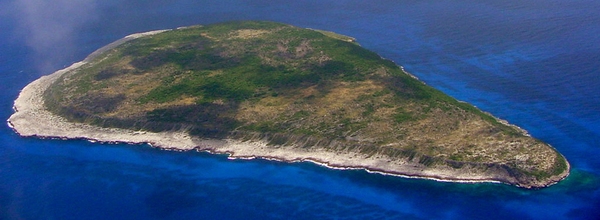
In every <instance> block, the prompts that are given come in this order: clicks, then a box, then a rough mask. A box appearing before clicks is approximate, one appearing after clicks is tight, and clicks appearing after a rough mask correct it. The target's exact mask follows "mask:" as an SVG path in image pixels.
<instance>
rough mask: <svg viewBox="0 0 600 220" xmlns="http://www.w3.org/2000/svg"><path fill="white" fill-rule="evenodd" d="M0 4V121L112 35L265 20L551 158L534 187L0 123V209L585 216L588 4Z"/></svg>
mask: <svg viewBox="0 0 600 220" xmlns="http://www.w3.org/2000/svg"><path fill="white" fill-rule="evenodd" d="M0 5H1V6H2V7H0V30H1V33H2V34H0V42H2V44H0V77H1V79H2V81H1V82H2V83H0V89H1V90H2V91H3V92H2V93H1V94H0V118H8V117H9V116H10V114H11V113H12V109H11V106H12V101H13V100H14V99H15V98H16V96H17V94H18V92H19V90H20V89H21V88H22V87H23V86H25V85H26V84H27V83H29V82H31V81H33V80H34V79H36V78H38V77H40V76H42V75H45V74H49V73H51V72H53V71H55V70H57V69H60V68H63V67H65V66H68V65H70V64H71V63H73V62H76V61H79V60H82V59H83V58H84V57H85V56H86V55H87V54H89V53H90V52H92V51H94V50H95V49H97V48H99V47H101V46H103V45H105V44H108V43H110V42H112V41H114V40H117V39H119V38H121V37H123V36H125V35H128V34H131V33H135V32H142V31H148V30H155V29H165V28H174V27H179V26H186V25H193V24H209V23H215V22H221V21H229V20H246V19H254V20H271V21H279V22H285V23H290V24H293V25H297V26H301V27H309V28H317V29H326V30H331V31H335V32H338V33H341V34H346V35H349V36H353V37H356V38H357V40H358V41H359V43H361V45H363V46H364V47H366V48H368V49H371V50H373V51H376V52H377V53H379V54H380V55H382V56H383V57H386V58H389V59H391V60H393V61H395V62H396V63H398V64H401V65H403V66H404V67H405V69H406V70H408V71H409V72H411V73H413V74H414V75H416V76H418V77H419V78H420V79H422V80H423V81H425V82H426V83H427V84H429V85H432V86H434V87H436V88H438V89H440V90H442V91H444V92H446V93H448V94H450V95H452V96H454V97H456V98H457V99H460V100H463V101H467V102H470V103H473V104H475V105H476V106H478V107H479V108H481V109H483V110H485V111H488V112H491V113H493V114H494V115H496V116H499V117H501V118H503V119H507V120H508V121H510V122H511V123H514V124H517V125H519V126H521V127H523V128H525V129H527V130H529V131H530V133H531V134H532V135H533V136H534V137H536V138H539V139H542V140H544V141H546V142H548V143H550V144H552V145H553V146H554V147H556V148H557V149H558V150H559V151H560V152H561V153H563V154H564V155H565V156H566V157H567V159H568V160H569V161H570V162H571V164H572V166H573V171H572V175H571V176H570V177H569V178H568V179H566V180H565V181H563V182H561V183H559V184H557V185H555V186H552V187H549V188H546V189H542V190H523V189H518V188H515V187H511V186H506V185H501V184H454V183H442V182H435V181H431V180H419V179H405V178H398V177H389V176H382V175H378V174H369V173H366V172H364V171H360V170H349V171H342V170H330V169H327V168H323V167H319V166H317V165H314V164H310V163H294V164H286V163H280V162H272V161H264V160H233V161H232V160H228V159H227V158H226V156H223V155H210V154H206V153H198V152H170V151H162V150H158V149H153V148H150V147H149V146H146V145H135V146H128V145H100V144H92V143H88V142H85V141H60V140H39V139H32V138H20V137H18V136H17V135H16V134H14V132H12V130H11V129H10V128H8V127H7V126H0V219H132V218H143V219H181V218H203V219H216V218H218V219H282V218H285V219H599V218H600V160H598V159H597V158H598V155H600V113H599V112H600V13H597V11H599V9H600V2H597V1H592V0H577V1H559V0H524V1H509V0H483V1H470V0H431V1H416V0H403V1H389V0H387V1H386V0H379V1H369V2H364V1H335V0H322V1H302V2H293V3H292V2H289V1H250V0H247V1H243V0H239V1H232V0H229V1H219V2H209V1H191V0H180V1H168V0H162V1H127V2H122V1H114V0H109V1H95V0H86V1H77V2H73V1H66V0H49V1H45V2H40V1H33V0H13V1H5V2H1V3H0Z"/></svg>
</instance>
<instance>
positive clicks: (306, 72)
mask: <svg viewBox="0 0 600 220" xmlns="http://www.w3.org/2000/svg"><path fill="white" fill-rule="evenodd" d="M45 100H46V106H47V107H48V109H49V110H51V111H52V112H55V113H57V114H59V115H62V116H65V117H66V118H68V119H69V120H72V121H77V122H85V123H91V124H95V125H99V126H105V127H121V128H130V129H135V130H148V131H169V130H186V131H189V133H190V134H192V135H196V136H199V137H202V138H234V139H239V140H266V141H268V142H269V143H271V144H273V145H281V146H296V147H305V148H317V147H318V148H328V149H332V150H344V151H355V152H361V153H364V154H367V155H375V154H385V155H388V156H391V157H393V158H398V159H403V160H413V159H415V158H416V160H418V161H419V163H422V164H425V165H427V166H436V165H450V166H452V167H461V166H463V165H465V164H471V165H472V164H480V165H482V166H491V165H500V166H504V167H505V168H506V169H507V170H509V171H511V172H515V175H529V176H531V175H534V176H535V177H536V178H538V179H543V178H548V177H550V176H552V175H557V174H560V173H563V172H565V170H566V169H567V165H566V161H565V160H564V158H563V157H562V156H561V155H560V154H558V153H557V152H556V151H555V150H554V149H552V148H551V147H549V146H548V145H546V144H545V143H542V142H541V141H539V140H536V139H533V138H531V137H529V136H527V135H526V134H524V133H523V132H522V131H520V130H519V129H517V128H515V127H513V126H509V125H505V124H503V123H501V122H499V121H498V120H497V119H496V118H494V117H492V116H490V115H489V114H486V113H484V112H482V111H480V110H479V109H477V108H475V107H474V106H472V105H470V104H467V103H464V102H459V101H457V100H455V99H454V98H452V97H449V96H447V95H445V94H443V93H442V92H440V91H438V90H436V89H434V88H431V87H429V86H427V85H425V84H424V83H422V82H421V81H419V80H417V79H415V78H413V77H412V76H411V75H409V74H407V73H405V72H404V71H403V70H402V69H401V68H399V67H398V66H397V65H396V64H394V63H393V62H392V61H390V60H386V59H383V58H381V57H380V56H379V55H378V54H376V53H374V52H371V51H369V50H366V49H364V48H362V47H360V46H359V45H358V44H357V43H356V42H355V40H354V39H353V38H350V37H345V36H342V35H338V34H335V33H331V32H323V31H316V30H310V29H303V28H298V27H293V26H289V25H285V24H280V23H273V22H252V21H250V22H230V23H224V24H216V25H208V26H194V27H188V28H180V29H177V30H172V31H167V32H164V33H161V34H157V35H153V36H149V37H143V38H140V39H136V40H132V41H130V42H127V43H125V44H123V45H121V46H119V47H116V48H114V49H112V50H110V51H107V52H106V53H104V54H102V55H100V56H98V57H96V58H95V60H93V61H92V62H91V63H89V64H87V65H85V66H84V67H82V68H80V69H78V70H76V71H74V72H73V73H70V74H66V75H64V76H63V78H62V79H61V80H58V81H57V83H55V84H54V85H53V86H52V88H50V89H49V90H47V92H46V94H45Z"/></svg>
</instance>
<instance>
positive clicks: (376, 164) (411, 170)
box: [8, 30, 540, 188]
mask: <svg viewBox="0 0 600 220" xmlns="http://www.w3.org/2000/svg"><path fill="white" fill-rule="evenodd" d="M164 31H168V30H160V31H151V32H145V33H138V34H133V35H129V36H127V37H125V38H123V39H120V40H117V41H115V42H113V43H111V44H109V45H107V46H105V47H102V48H100V49H99V50H97V51H95V52H94V53H92V54H90V56H88V57H87V58H86V59H85V60H83V61H81V62H77V63H74V64H73V65H71V66H69V67H67V68H65V69H62V70H59V71H56V72H55V73H53V74H51V75H47V76H43V77H41V78H39V79H37V80H35V81H33V82H32V83H30V84H29V85H27V86H26V87H25V88H23V90H22V91H21V93H20V94H19V97H18V98H17V99H16V100H15V103H14V111H15V113H14V114H13V115H12V116H11V117H10V118H9V119H8V124H9V126H10V127H12V128H13V129H14V130H15V131H16V132H17V133H18V134H19V135H21V136H24V137H40V138H60V139H85V140H89V141H93V142H103V143H129V144H143V143H147V144H149V145H151V146H153V147H158V148H162V149H168V150H181V151H185V150H198V151H207V152H211V153H219V154H229V155H230V158H232V159H233V158H241V159H251V158H262V159H267V160H277V161H284V162H298V161H309V162H313V163H316V164H319V165H323V166H327V167H330V168H336V169H365V170H367V171H369V172H376V173H381V174H389V175H397V176H404V177H411V178H426V179H434V180H439V181H452V182H496V183H498V182H503V183H510V184H514V185H520V184H519V183H518V181H517V180H516V179H514V178H512V177H511V176H510V175H508V173H506V171H505V170H503V169H500V168H494V167H492V168H488V169H481V168H480V167H475V166H471V165H465V166H463V167H461V168H459V169H457V168H451V167H448V166H443V165H435V166H425V165H423V164H420V163H418V161H411V160H398V159H392V158H390V157H388V156H386V155H377V154H376V155H371V156H369V155H364V154H360V153H355V152H349V151H348V152H339V151H335V152H334V151H333V150H327V149H323V148H317V147H314V148H301V147H296V146H271V145H268V144H266V142H264V141H246V142H242V141H239V140H232V139H226V140H207V139H200V138H197V137H192V136H190V135H188V134H187V133H185V132H183V131H181V132H158V133H156V132H147V131H134V130H128V129H118V128H102V127H97V126H92V125H89V124H83V123H73V122H69V121H67V120H66V119H65V118H62V117H60V116H58V115H55V114H53V113H51V112H49V111H47V110H46V109H45V106H44V101H43V93H44V91H45V90H46V89H47V88H48V87H49V86H50V85H51V84H52V83H53V82H54V81H55V80H57V79H59V78H60V77H61V76H62V75H63V74H68V73H70V72H71V71H77V68H79V67H81V66H82V65H84V64H87V63H89V62H91V61H92V60H93V58H94V57H96V56H97V55H99V54H101V53H103V52H105V51H108V50H110V49H112V48H114V47H116V46H118V45H120V44H123V43H125V42H127V41H129V40H132V39H135V38H139V37H142V36H149V35H153V34H157V33H161V32H164ZM521 186H522V185H521ZM522 187H527V188H529V186H522ZM534 187H540V186H534Z"/></svg>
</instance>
